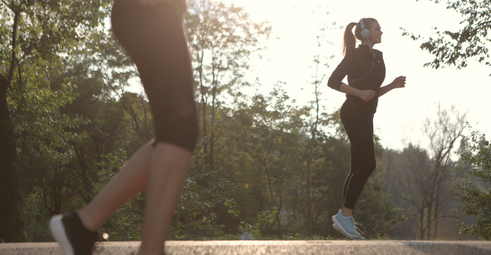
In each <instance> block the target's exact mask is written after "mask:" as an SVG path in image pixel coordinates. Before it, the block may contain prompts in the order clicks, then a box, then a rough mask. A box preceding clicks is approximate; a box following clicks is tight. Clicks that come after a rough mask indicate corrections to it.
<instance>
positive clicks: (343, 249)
mask: <svg viewBox="0 0 491 255" xmlns="http://www.w3.org/2000/svg"><path fill="white" fill-rule="evenodd" d="M139 244H140V243H139V242H102V243H97V244H96V248H95V252H94V255H97V254H107V255H116V254H117V255H130V254H136V251H137V249H138V246H139ZM165 249H166V252H167V254H169V255H225V254H227V255H228V254H230V255H239V254H247V255H248V254H258V255H259V254H261V255H263V254H264V255H266V254H273V255H280V254H289V255H303V254H305V255H306V254H308V255H314V254H315V255H317V254H319V255H334V254H350V255H362V254H363V255H385V254H387V255H389V254H390V255H404V254H408V255H409V254H410V255H420V254H425V255H454V254H455V255H467V254H468V255H491V241H458V242H455V241H169V242H167V244H166V248H165ZM0 254H1V255H4V254H8V255H48V254H49V255H51V254H52V255H62V252H61V250H60V248H59V247H58V244H57V243H3V244H1V243H0Z"/></svg>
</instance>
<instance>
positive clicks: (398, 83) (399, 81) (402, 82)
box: [392, 76, 406, 89]
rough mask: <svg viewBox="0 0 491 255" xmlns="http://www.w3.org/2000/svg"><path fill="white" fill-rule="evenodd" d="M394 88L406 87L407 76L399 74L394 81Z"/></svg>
mask: <svg viewBox="0 0 491 255" xmlns="http://www.w3.org/2000/svg"><path fill="white" fill-rule="evenodd" d="M392 87H393V88H395V89H396V88H404V87H406V76H399V77H397V78H395V79H394V81H393V82H392Z"/></svg>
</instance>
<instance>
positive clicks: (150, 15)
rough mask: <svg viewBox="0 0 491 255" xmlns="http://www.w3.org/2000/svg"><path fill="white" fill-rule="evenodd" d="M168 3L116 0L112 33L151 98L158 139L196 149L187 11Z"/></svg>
mask: <svg viewBox="0 0 491 255" xmlns="http://www.w3.org/2000/svg"><path fill="white" fill-rule="evenodd" d="M178 9H179V8H175V7H174V6H172V5H169V4H167V3H166V2H162V3H158V4H156V5H150V6H142V5H141V4H139V3H138V2H137V1H136V0H115V2H114V5H113V9H112V14H111V22H112V28H113V32H114V35H115V36H116V38H117V39H118V41H119V42H120V43H121V45H122V46H123V47H124V48H125V50H126V52H127V53H128V54H129V56H130V57H131V59H132V60H133V61H134V62H135V64H136V66H137V68H138V72H139V73H140V78H141V81H142V83H143V87H144V89H145V93H146V94H147V97H148V101H149V103H150V108H151V111H152V115H153V122H154V126H155V136H156V139H155V140H156V141H155V143H158V142H164V143H170V144H173V145H177V146H179V147H182V148H184V149H187V150H189V151H191V152H192V151H193V150H194V146H195V144H196V139H197V136H198V122H197V116H196V105H195V102H194V78H193V69H192V66H191V58H190V55H189V51H188V47H187V43H186V38H185V36H184V32H183V28H182V15H183V12H182V11H179V10H178Z"/></svg>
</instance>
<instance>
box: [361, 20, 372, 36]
mask: <svg viewBox="0 0 491 255" xmlns="http://www.w3.org/2000/svg"><path fill="white" fill-rule="evenodd" d="M364 19H365V18H362V19H361V20H360V25H361V37H363V38H368V37H370V30H368V29H367V28H365V25H364V24H363V20H364Z"/></svg>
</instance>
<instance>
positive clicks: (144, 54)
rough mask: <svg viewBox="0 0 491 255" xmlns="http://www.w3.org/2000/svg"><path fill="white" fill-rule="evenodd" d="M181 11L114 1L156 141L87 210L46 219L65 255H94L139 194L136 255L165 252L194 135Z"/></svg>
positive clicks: (174, 2)
mask: <svg viewBox="0 0 491 255" xmlns="http://www.w3.org/2000/svg"><path fill="white" fill-rule="evenodd" d="M186 8H187V3H186V0H115V1H114V4H113V8H112V13H111V22H112V28H113V32H114V34H115V36H116V38H117V39H118V41H119V42H120V44H121V45H122V46H123V47H124V48H125V50H126V52H127V53H128V54H129V56H130V57H131V58H132V60H133V61H134V62H135V64H136V66H137V68H138V72H139V73H140V78H141V81H142V84H143V87H144V89H145V93H146V94H147V97H148V100H149V103H150V108H151V111H152V115H153V121H154V125H155V136H156V137H155V141H154V142H149V143H148V144H146V145H145V146H143V147H142V148H141V149H140V150H139V151H138V152H136V153H135V154H134V155H132V157H131V158H130V159H129V161H128V162H127V164H126V165H125V166H124V167H123V168H122V169H121V170H120V171H119V173H118V174H117V175H116V177H115V178H114V179H113V180H112V181H111V182H110V183H109V184H108V185H107V186H106V187H105V188H104V190H102V192H101V193H99V194H98V195H97V196H96V197H95V199H94V200H92V201H91V202H90V203H89V204H88V205H87V206H86V207H84V208H82V209H81V210H79V211H77V212H73V213H71V214H68V215H66V216H62V215H55V216H53V217H52V218H51V220H50V229H51V233H52V235H53V237H54V239H55V240H56V241H58V242H59V244H60V246H61V248H62V249H63V251H64V253H65V254H67V255H87V254H92V248H93V246H94V243H95V241H96V240H97V229H98V228H99V227H100V226H101V225H102V224H103V223H104V221H105V220H106V219H107V218H108V217H109V216H110V215H111V214H112V213H113V212H114V211H115V210H117V209H118V208H120V207H121V206H122V205H123V204H124V203H125V202H127V201H128V200H129V199H131V198H132V197H134V196H135V195H137V194H138V193H140V192H141V191H143V190H144V189H146V190H147V198H146V199H147V201H146V205H145V216H144V220H143V230H142V242H141V246H140V248H139V251H138V255H156V254H163V252H164V242H165V240H166V239H167V233H168V230H169V227H170V225H171V221H172V218H173V215H174V210H175V208H176V206H177V203H178V201H179V197H180V193H181V189H182V187H183V184H184V181H185V179H186V177H187V174H188V169H189V166H190V160H191V156H192V153H193V150H194V146H195V143H196V139H197V135H198V123H197V116H196V106H195V101H194V78H193V70H192V66H191V59H190V55H189V51H188V47H187V43H186V38H185V36H184V31H183V27H182V24H183V14H184V13H185V11H186Z"/></svg>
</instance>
